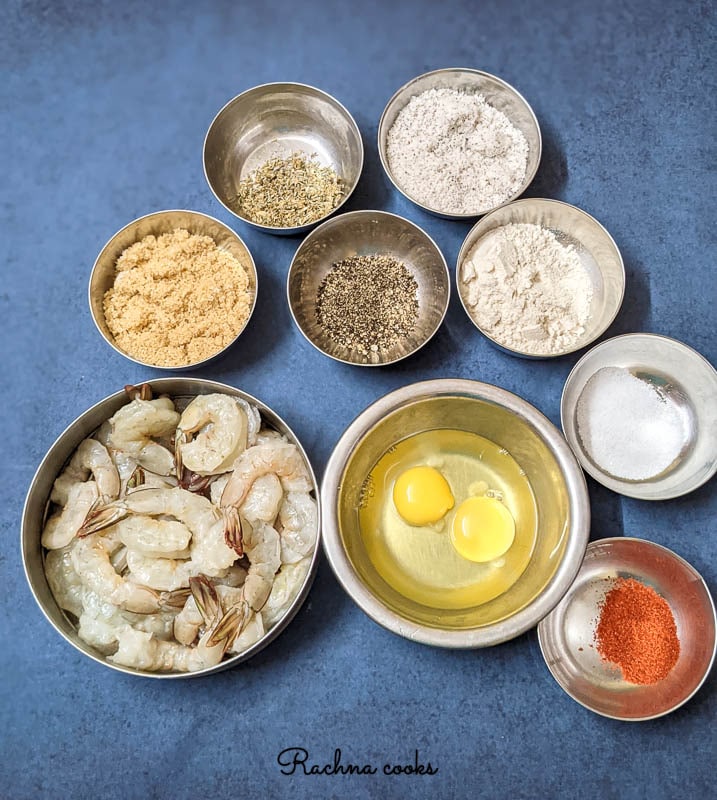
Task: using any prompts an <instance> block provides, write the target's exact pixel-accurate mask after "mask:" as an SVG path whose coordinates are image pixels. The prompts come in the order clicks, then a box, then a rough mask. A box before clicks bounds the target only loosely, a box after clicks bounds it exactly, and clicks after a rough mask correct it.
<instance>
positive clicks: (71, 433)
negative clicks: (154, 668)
mask: <svg viewBox="0 0 717 800" xmlns="http://www.w3.org/2000/svg"><path fill="white" fill-rule="evenodd" d="M148 383H149V385H150V386H151V387H152V389H153V391H154V393H155V394H156V395H160V394H168V395H170V396H171V397H172V398H175V399H178V398H185V399H191V398H192V397H195V396H196V395H199V394H211V393H213V392H221V393H222V394H228V395H231V396H232V397H240V398H242V399H244V400H246V401H247V402H249V403H251V404H252V405H254V406H256V407H257V408H258V409H259V411H260V412H261V416H262V420H263V421H264V422H265V423H267V424H268V425H269V426H270V427H272V428H274V429H276V430H277V431H279V433H282V434H284V435H285V436H286V437H287V438H288V440H289V441H291V442H293V443H294V444H295V445H296V446H297V447H298V448H299V451H300V452H301V454H302V456H303V458H304V461H305V463H306V467H307V469H308V471H309V475H310V476H311V483H312V486H313V491H314V494H315V495H316V498H317V502H319V493H318V485H317V483H316V477H315V476H314V472H313V470H312V468H311V464H310V462H309V459H308V457H307V456H306V453H305V452H304V449H303V448H302V446H301V443H300V442H299V440H298V439H297V438H296V435H295V434H294V432H293V431H292V430H291V428H290V427H289V426H288V425H287V424H286V422H284V420H283V419H282V418H281V417H280V416H279V415H278V414H277V413H275V412H274V411H272V410H271V409H270V408H269V407H268V406H266V405H264V403H262V402H261V401H260V400H257V399H256V398H255V397H252V396H251V395H250V394H247V393H246V392H242V391H240V390H239V389H234V388H233V387H231V386H226V385H225V384H223V383H217V382H216V381H209V380H203V379H200V378H159V379H157V380H152V381H148ZM128 402H129V400H128V397H127V394H126V392H124V391H121V392H115V394H112V395H110V396H109V397H106V398H105V399H104V400H100V402H99V403H96V404H95V405H94V406H92V407H91V408H89V409H88V410H87V411H85V412H84V413H83V414H81V415H80V416H79V417H78V418H77V419H76V420H75V421H74V422H72V423H71V424H70V425H69V426H68V427H67V428H65V430H64V431H63V432H62V433H61V434H60V435H59V436H58V437H57V440H56V441H55V443H54V444H53V445H52V447H51V448H50V449H49V450H48V452H47V455H46V456H45V457H44V458H43V460H42V462H41V464H40V466H39V467H38V468H37V472H36V473H35V476H34V477H33V479H32V483H31V484H30V488H29V490H28V493H27V498H26V500H25V506H24V509H23V514H22V529H21V533H20V548H21V551H22V563H23V566H24V569H25V577H26V578H27V582H28V584H29V585H30V591H31V592H32V594H33V596H34V598H35V600H36V601H37V604H38V605H39V606H40V610H41V611H42V613H43V614H44V615H45V617H46V619H47V620H48V622H49V623H50V624H51V625H52V627H53V628H54V629H55V630H56V631H57V632H58V633H59V634H60V635H61V636H62V637H63V638H64V639H65V640H66V641H68V642H69V643H70V644H71V645H72V646H73V647H75V648H76V649H77V650H79V651H80V652H81V653H84V654H85V655H86V656H88V657H89V658H91V659H92V660H93V661H96V662H97V663H99V664H104V666H106V667H110V668H111V669H114V670H117V671H118V672H124V673H127V674H128V675H141V676H145V677H149V678H195V677H198V676H200V675H210V674H212V673H214V672H221V671H222V670H225V669H228V668H229V667H233V666H235V665H236V664H240V663H242V662H243V661H247V660H248V659H250V658H251V657H252V656H254V655H256V653H258V652H259V651H260V650H263V648H264V647H266V646H267V645H268V644H269V643H270V642H272V641H273V640H274V639H276V637H277V636H278V635H279V634H280V633H281V632H282V631H283V630H284V628H286V626H287V625H288V624H289V623H290V622H291V620H292V619H293V618H294V616H295V615H296V613H297V612H298V610H299V609H300V608H301V605H302V604H303V602H304V600H306V597H307V595H308V593H309V589H310V588H311V584H312V582H313V580H314V575H315V574H316V569H317V566H318V557H319V555H318V554H319V549H320V548H319V545H318V539H317V546H316V548H315V551H314V554H313V557H312V560H311V566H310V568H309V571H308V573H307V575H306V578H305V579H304V583H303V586H302V587H301V590H300V591H299V594H298V595H297V596H296V599H295V600H294V602H293V603H292V604H291V606H290V607H289V608H288V609H287V611H286V613H285V614H284V616H283V617H282V618H281V619H280V620H279V621H278V622H277V623H276V625H274V626H273V627H272V628H271V629H270V630H269V631H267V633H266V634H265V635H264V636H263V637H262V638H261V639H260V640H259V641H258V642H256V644H254V645H252V647H250V648H248V649H247V650H245V651H244V652H243V653H239V654H238V655H235V656H233V657H231V658H228V659H226V660H225V661H222V662H221V663H220V664H217V665H216V666H214V667H210V668H208V669H203V670H198V671H197V672H186V673H174V672H172V673H159V672H145V671H143V670H136V669H131V668H129V667H123V666H120V665H119V664H113V663H112V662H111V661H108V660H107V659H106V658H105V656H104V655H102V654H101V653H99V652H97V651H96V650H95V649H94V648H92V647H91V646H90V645H88V644H86V643H85V642H83V641H82V639H80V638H79V636H78V635H77V628H76V626H75V624H74V623H73V621H72V620H71V619H70V618H69V617H68V616H67V614H66V613H65V612H64V611H63V610H62V609H61V608H60V607H59V606H58V605H57V602H56V601H55V598H54V597H53V595H52V592H51V590H50V587H49V585H48V583H47V578H46V577H45V566H44V553H43V548H42V546H41V544H40V538H41V535H42V530H43V527H44V523H45V519H46V516H47V511H48V506H49V498H50V493H51V491H52V485H53V483H54V481H55V478H56V477H57V475H58V474H59V473H60V471H61V470H62V468H63V466H64V465H65V463H66V462H67V461H68V460H69V458H70V457H71V456H72V454H73V453H74V451H75V450H76V448H77V446H78V445H79V444H80V442H81V441H82V440H83V439H86V438H87V437H88V436H90V435H91V434H92V433H94V431H96V430H97V428H99V426H100V425H101V424H102V423H103V422H105V420H107V419H109V418H110V417H111V416H112V415H113V414H114V413H115V412H116V411H117V410H118V409H119V408H121V407H122V406H123V405H125V404H126V403H128ZM318 510H319V523H318V524H319V532H320V530H321V522H320V518H321V505H320V502H319V509H318Z"/></svg>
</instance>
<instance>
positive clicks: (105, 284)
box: [88, 209, 258, 372]
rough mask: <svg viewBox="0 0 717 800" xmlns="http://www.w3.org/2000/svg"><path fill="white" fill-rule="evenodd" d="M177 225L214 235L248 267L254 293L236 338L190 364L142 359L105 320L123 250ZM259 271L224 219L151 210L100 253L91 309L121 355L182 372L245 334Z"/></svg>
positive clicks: (91, 289) (94, 270)
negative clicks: (107, 295)
mask: <svg viewBox="0 0 717 800" xmlns="http://www.w3.org/2000/svg"><path fill="white" fill-rule="evenodd" d="M177 228H184V229H185V230H188V231H189V232H190V233H193V234H198V235H200V236H210V237H211V238H212V239H214V241H215V242H216V244H217V246H218V247H219V248H220V249H221V250H225V251H227V252H228V253H231V255H233V256H234V258H236V259H237V261H239V263H240V264H241V265H242V266H243V267H244V269H245V270H246V273H247V275H248V277H249V291H250V292H251V294H252V301H251V307H250V309H249V316H248V317H247V319H246V322H245V323H244V325H242V327H241V329H240V330H239V331H238V332H237V335H236V336H235V337H234V339H232V341H231V342H229V344H228V345H227V346H226V347H223V348H222V349H221V350H218V351H217V352H216V353H214V355H212V356H209V358H205V359H202V361H196V362H194V363H190V364H182V365H180V366H173V367H165V366H162V365H161V364H152V363H149V362H147V361H140V360H139V359H137V358H134V357H133V356H131V355H129V353H127V352H125V351H124V350H122V349H121V348H120V347H119V346H118V345H117V342H115V339H114V337H113V336H112V333H111V332H110V329H109V328H108V327H107V321H106V320H105V312H104V306H103V299H104V296H105V292H106V291H107V290H108V289H110V288H111V287H112V285H113V284H114V281H115V265H116V264H117V259H118V258H119V257H120V256H121V255H122V253H123V252H124V251H125V250H126V249H127V248H128V247H129V246H130V245H133V244H134V243H135V242H139V241H140V240H141V239H143V238H144V237H145V236H149V235H150V234H151V235H153V236H161V235H162V234H163V233H171V232H172V231H174V230H176V229H177ZM257 288H258V287H257V272H256V266H255V264H254V259H253V258H252V255H251V253H250V252H249V248H248V247H247V246H246V245H245V244H244V242H243V240H242V239H241V237H240V236H239V235H238V234H236V233H234V231H233V230H232V229H231V228H229V227H227V226H226V225H225V224H224V223H223V222H220V221H219V220H218V219H214V217H210V216H208V215H207V214H202V213H200V212H199V211H187V210H184V209H182V210H178V209H172V210H169V211H155V212H154V213H152V214H147V215H145V216H144V217H139V218H138V219H135V220H133V221H132V222H130V223H128V224H127V225H125V226H124V228H122V229H121V230H119V231H117V233H115V235H114V236H113V237H112V238H111V239H110V240H109V241H108V242H107V244H106V245H105V246H104V247H103V248H102V250H101V251H100V254H99V255H98V256H97V260H96V261H95V264H94V266H93V267H92V273H91V274H90V284H89V289H88V296H89V303H90V313H91V314H92V320H93V322H94V323H95V325H96V326H97V330H98V331H99V332H100V334H101V335H102V338H103V339H104V340H105V341H106V342H107V344H108V345H110V347H112V348H113V349H114V350H116V351H117V352H118V353H119V354H120V355H123V356H124V357H125V358H128V359H129V360H130V361H134V363H135V364H141V365H142V366H145V367H154V369H163V370H171V371H172V372H182V371H184V370H189V369H196V368H198V367H201V366H204V365H205V364H209V363H210V362H211V361H214V360H215V359H217V358H219V357H220V356H221V355H223V354H224V353H226V351H227V350H228V349H229V348H230V347H231V346H232V345H233V344H234V343H235V342H236V341H237V339H238V338H239V337H240V336H241V334H242V333H243V332H244V330H245V329H246V326H247V325H248V324H249V320H250V319H251V315H252V314H253V313H254V308H255V307H256V296H257Z"/></svg>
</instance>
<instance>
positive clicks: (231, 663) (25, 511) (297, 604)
mask: <svg viewBox="0 0 717 800" xmlns="http://www.w3.org/2000/svg"><path fill="white" fill-rule="evenodd" d="M184 381H191V382H193V383H197V384H200V385H201V386H202V387H205V388H206V389H208V390H209V392H208V393H213V392H219V393H222V394H225V393H227V392H228V393H229V394H230V396H232V397H242V398H243V399H244V400H246V401H247V402H249V403H252V404H254V405H255V407H256V408H258V409H259V411H260V412H262V413H263V412H264V410H265V409H266V410H267V411H268V412H270V414H271V415H273V416H274V417H275V418H276V419H277V420H278V421H279V422H280V423H281V424H282V425H283V426H285V428H286V430H287V431H288V432H289V434H290V440H291V441H292V442H293V444H295V445H296V447H297V448H298V450H299V452H300V453H301V455H302V457H303V459H304V462H305V464H306V467H307V469H308V472H309V476H310V478H311V483H312V491H313V492H314V494H315V496H316V497H315V499H316V510H317V531H318V532H317V539H316V545H315V547H314V552H313V555H312V556H311V564H310V565H309V570H308V572H307V574H306V576H305V578H304V582H303V585H302V588H301V590H300V591H299V593H298V594H297V596H296V597H295V598H294V601H293V602H292V603H291V605H290V606H289V608H288V609H287V611H286V612H285V614H284V615H283V616H282V617H281V618H280V619H279V620H278V621H277V622H276V624H275V625H274V626H273V627H272V628H270V629H269V630H268V631H267V632H265V633H264V636H262V638H261V639H260V640H259V641H258V642H256V643H255V644H253V645H252V646H251V647H249V648H247V649H246V650H244V651H243V652H241V653H237V654H236V655H234V656H232V657H231V658H227V659H225V660H223V661H220V662H219V664H216V665H215V666H213V667H207V668H205V669H201V670H196V671H194V672H150V671H147V670H139V669H132V668H131V667H125V666H122V665H121V664H115V663H113V662H111V661H108V660H107V658H106V657H105V656H103V655H101V654H100V653H93V652H89V650H90V649H92V646H91V645H86V647H87V648H88V649H87V650H86V649H84V648H83V647H82V646H81V645H80V644H78V643H77V642H74V641H72V639H70V638H69V637H68V636H66V635H65V632H64V631H63V630H61V629H60V628H59V627H58V626H57V625H56V624H55V622H54V620H53V619H52V618H51V617H50V615H49V613H48V611H47V609H46V608H45V606H44V605H43V603H42V602H41V601H40V598H39V597H38V595H37V594H36V592H35V586H34V583H33V578H32V577H31V575H30V570H29V565H28V561H27V559H26V557H25V541H26V539H27V537H28V536H29V535H30V533H29V531H28V529H27V528H28V515H29V513H30V505H31V502H34V501H35V500H36V498H34V494H35V492H36V491H37V483H38V481H39V479H40V475H41V473H42V472H43V471H44V470H45V469H47V462H48V461H49V460H50V456H51V455H52V453H53V452H54V451H55V449H56V448H59V447H61V446H62V444H63V442H64V441H65V439H66V438H67V437H68V436H70V434H71V433H72V431H73V428H75V426H76V425H77V424H78V423H79V422H80V420H82V419H84V418H85V417H86V416H88V415H89V414H91V413H92V412H94V411H96V410H97V409H98V408H99V407H100V406H101V405H103V404H105V403H107V402H108V401H110V400H113V399H121V396H122V395H123V394H125V390H124V389H120V390H119V391H117V392H113V393H112V394H110V395H107V396H106V397H103V398H102V399H101V400H98V401H97V402H96V403H93V404H92V405H91V406H90V407H89V408H87V409H86V410H85V411H83V412H82V413H81V414H79V415H78V416H77V417H75V419H73V420H72V422H70V423H69V424H68V425H67V426H66V427H65V428H64V429H63V430H62V432H61V433H60V434H59V435H58V436H57V437H56V438H55V440H54V441H53V443H52V445H51V446H50V447H49V449H48V450H47V452H46V453H45V455H44V456H43V458H42V460H41V461H40V464H39V465H38V467H37V469H36V470H35V472H34V474H33V477H32V480H31V481H30V485H29V487H28V490H27V494H26V496H25V501H24V503H23V507H22V515H21V518H20V541H19V544H20V557H21V560H22V568H23V572H24V574H25V581H26V583H27V586H28V588H29V589H30V593H31V594H32V596H33V599H34V600H35V603H36V604H37V606H38V607H39V609H40V611H41V612H42V614H43V616H44V617H45V619H46V620H47V621H48V622H49V623H50V626H51V627H52V628H53V630H54V631H55V632H56V633H57V634H59V635H60V636H61V637H62V639H63V640H64V641H65V642H67V643H68V644H70V645H72V647H74V648H75V650H77V651H78V652H79V653H81V654H82V655H83V656H86V657H87V658H90V659H92V660H93V661H95V662H97V663H98V664H102V665H103V666H105V667H108V668H109V669H112V670H114V671H115V672H121V673H124V674H125V675H132V676H134V677H138V678H153V679H159V680H179V679H186V678H198V677H205V676H207V675H212V674H215V673H217V672H223V671H224V670H225V669H230V668H232V667H235V666H237V665H238V664H241V663H243V662H244V661H248V660H249V659H250V658H252V657H253V656H255V655H256V654H257V653H259V652H260V651H261V650H263V649H264V648H265V647H267V646H268V645H269V644H271V643H272V642H273V641H274V640H275V639H276V638H277V637H278V636H279V634H281V633H282V632H283V631H284V629H285V628H287V627H288V626H289V624H290V623H291V622H292V620H293V619H294V617H295V616H296V615H297V614H298V612H299V610H300V609H301V607H302V606H303V605H304V602H305V601H306V599H307V597H308V595H309V592H310V590H311V587H312V585H313V582H314V579H315V578H316V573H317V571H318V567H319V559H320V555H319V554H320V552H321V547H320V543H321V530H322V519H321V514H322V510H321V492H320V487H319V483H318V481H317V479H316V474H315V473H314V469H313V467H312V465H311V461H310V460H309V457H308V455H307V454H306V451H305V450H304V448H303V445H302V444H301V442H300V441H299V439H298V437H297V436H296V434H295V433H294V431H293V429H292V428H291V427H290V426H289V425H288V424H287V423H286V421H285V420H284V419H283V418H282V417H281V416H280V415H279V414H277V413H276V411H274V410H273V409H272V408H271V407H270V406H268V405H267V404H266V403H264V402H262V401H261V400H259V399H258V398H256V397H254V396H253V395H251V394H249V393H248V392H245V391H244V390H243V389H238V388H236V387H234V386H229V385H228V384H224V383H220V382H219V381H214V380H210V379H207V378H196V377H181V376H177V377H164V378H150V379H149V380H147V381H143V383H148V384H149V385H150V386H151V387H152V388H153V389H156V390H157V392H161V391H162V389H163V388H165V389H166V391H167V393H170V392H169V389H167V388H166V387H168V385H169V384H174V383H176V382H184ZM171 394H172V396H176V395H177V392H171ZM191 394H192V392H191V391H189V392H188V396H189V395H191ZM78 444H79V442H78ZM76 447H77V445H75V446H74V448H73V450H74V449H76ZM48 499H49V498H47V499H46V500H48ZM44 574H45V573H44V570H43V577H44ZM45 580H47V578H46V577H45ZM53 599H54V598H53ZM58 608H59V606H58ZM60 613H62V614H64V613H65V612H64V611H63V610H62V609H60Z"/></svg>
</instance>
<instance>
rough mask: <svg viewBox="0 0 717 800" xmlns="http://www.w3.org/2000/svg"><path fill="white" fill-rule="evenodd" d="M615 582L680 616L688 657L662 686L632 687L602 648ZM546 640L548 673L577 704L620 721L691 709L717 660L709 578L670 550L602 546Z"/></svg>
mask: <svg viewBox="0 0 717 800" xmlns="http://www.w3.org/2000/svg"><path fill="white" fill-rule="evenodd" d="M615 578H635V579H636V580H638V581H640V582H641V583H644V584H646V585H648V586H652V587H653V588H654V589H655V590H656V591H657V592H658V593H659V594H660V595H661V596H662V597H664V598H665V600H667V602H668V603H669V605H670V608H671V609H672V613H673V615H674V617H675V622H676V624H677V636H678V638H679V640H680V656H679V659H678V661H677V663H676V664H675V666H674V667H673V669H672V671H671V672H670V674H669V675H668V676H667V677H666V678H664V679H663V680H661V681H660V682H659V683H656V684H652V685H648V686H638V685H635V684H631V683H628V682H627V681H625V680H623V678H622V675H621V673H620V671H619V669H617V668H616V667H613V666H611V665H609V664H606V663H604V662H603V661H602V660H601V658H600V656H599V655H598V653H597V651H596V649H595V647H594V636H595V629H596V627H597V621H598V619H599V616H600V604H601V603H602V601H603V599H604V598H605V595H606V593H607V592H608V591H609V589H610V588H611V585H612V583H613V580H614V579H615ZM538 640H539V642H540V649H541V650H542V653H543V658H544V659H545V663H546V664H547V665H548V669H549V670H550V672H551V673H552V675H553V677H554V678H555V680H556V681H557V682H558V683H559V684H560V686H561V687H562V688H563V689H564V690H565V691H566V692H567V693H568V694H569V695H570V697H572V698H573V700H576V701H577V702H578V703H580V704H581V705H583V706H585V708H589V709H590V710H591V711H594V712H595V713H597V714H602V715H603V716H605V717H611V718H612V719H621V720H627V721H640V720H647V719H654V718H655V717H661V716H663V715H664V714H669V713H670V711H674V710H675V709H676V708H679V707H680V706H681V705H683V704H684V703H686V702H687V701H688V700H689V699H690V698H691V697H692V696H693V695H694V694H695V692H696V691H697V690H698V689H699V688H700V686H702V684H703V683H704V681H705V679H706V678H707V675H708V674H709V671H710V669H711V667H712V664H713V662H714V658H715V641H716V640H715V607H714V603H713V601H712V597H711V596H710V593H709V589H708V588H707V586H706V585H705V582H704V581H703V580H702V576H701V575H700V574H699V573H698V572H697V570H695V569H694V567H691V566H690V565H689V564H688V563H687V562H686V561H684V560H683V559H682V558H680V557H679V556H678V555H676V554H675V553H673V552H672V551H671V550H668V549H667V548H666V547H662V546H660V545H658V544H654V543H653V542H647V541H645V540H644V539H632V538H621V537H618V538H614V539H601V540H599V541H596V542H591V543H590V544H589V545H588V549H587V552H586V554H585V561H584V562H583V565H582V567H581V569H580V572H579V573H578V576H577V578H576V579H575V582H574V583H573V585H572V586H571V587H570V589H569V590H568V593H567V594H566V595H565V597H564V598H563V599H562V600H561V601H560V603H559V604H558V605H557V607H556V608H555V609H554V610H553V611H552V612H551V613H550V614H549V615H548V616H547V617H546V618H545V619H544V620H543V621H542V622H541V623H540V624H539V625H538Z"/></svg>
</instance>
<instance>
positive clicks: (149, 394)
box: [21, 378, 320, 678]
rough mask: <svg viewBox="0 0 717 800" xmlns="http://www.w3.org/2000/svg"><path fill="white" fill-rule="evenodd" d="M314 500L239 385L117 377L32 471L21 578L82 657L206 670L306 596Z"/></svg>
mask: <svg viewBox="0 0 717 800" xmlns="http://www.w3.org/2000/svg"><path fill="white" fill-rule="evenodd" d="M317 498H318V487H317V483H316V478H315V476H314V473H313V471H312V468H311V465H310V463H309V460H308V458H307V456H306V453H305V452H304V450H303V448H302V447H301V444H300V443H299V441H298V439H297V438H296V436H295V435H294V433H293V432H292V431H291V429H290V428H289V426H288V425H287V424H286V423H285V422H284V421H283V420H282V419H281V417H279V416H278V415H277V414H276V413H275V412H273V411H272V410H271V409H270V408H268V407H267V406H266V405H264V404H263V403H262V402H260V401H259V400H257V399H256V398H254V397H252V396H251V395H248V394H246V393H245V392H242V391H239V390H238V389H234V388H232V387H230V386H226V385H224V384H221V383H216V382H214V381H209V380H203V379H194V378H192V379H179V378H162V379H158V380H153V381H151V382H149V383H145V384H142V385H141V386H126V387H125V389H124V390H123V391H120V392H117V393H115V394H113V395H110V396H109V397H106V398H105V399H104V400H101V401H100V402H99V403H97V404H96V405H94V406H92V408H90V409H88V410H87V411H85V412H84V413H83V414H82V415H80V416H79V417H78V418H77V419H76V420H75V421H74V422H73V423H72V424H71V425H70V426H69V427H68V428H66V430H65V431H63V433H61V434H60V436H59V437H58V439H57V440H56V441H55V443H54V444H53V445H52V447H51V448H50V450H49V451H48V453H47V455H46V456H45V458H44V459H43V461H42V463H41V464H40V466H39V467H38V469H37V472H36V473H35V476H34V478H33V480H32V483H31V485H30V488H29V491H28V495H27V499H26V501H25V507H24V510H23V516H22V532H21V547H22V558H23V565H24V568H25V575H26V577H27V580H28V583H29V585H30V589H31V591H32V593H33V595H34V597H35V600H36V601H37V603H38V605H39V606H40V609H41V610H42V612H43V614H44V615H45V617H46V618H47V619H48V621H49V622H50V623H51V624H52V626H53V627H54V628H55V630H57V631H58V632H59V633H60V634H61V635H62V636H63V637H64V638H65V639H66V640H67V641H68V642H69V643H70V644H72V645H73V646H74V647H76V648H77V649H78V650H80V651H81V652H83V653H84V654H85V655H87V656H89V657H90V658H92V659H93V660H94V661H97V662H99V663H101V664H104V665H106V666H108V667H111V668H112V669H115V670H118V671H120V672H124V673H129V674H132V675H143V676H149V677H157V678H180V677H192V676H198V675H207V674H211V673H214V672H218V671H220V670H223V669H226V668H228V667H231V666H234V665H236V664H238V663H240V662H243V661H246V660H247V659H249V658H251V657H252V656H253V655H255V654H256V653H257V652H258V651H259V650H261V649H263V648H264V647H265V646H266V645H268V644H269V643H270V642H271V641H273V640H274V639H275V638H276V637H277V636H278V634H279V633H280V632H281V631H282V630H283V629H284V628H285V627H286V626H287V625H288V624H289V622H290V621H291V620H292V619H293V617H294V616H295V614H296V613H297V612H298V610H299V608H300V607H301V605H302V603H303V602H304V600H305V599H306V596H307V595H308V592H309V589H310V587H311V583H312V581H313V578H314V574H315V572H316V567H317V558H318V547H317V544H318V538H319V530H320V510H319V503H318V499H317Z"/></svg>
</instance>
